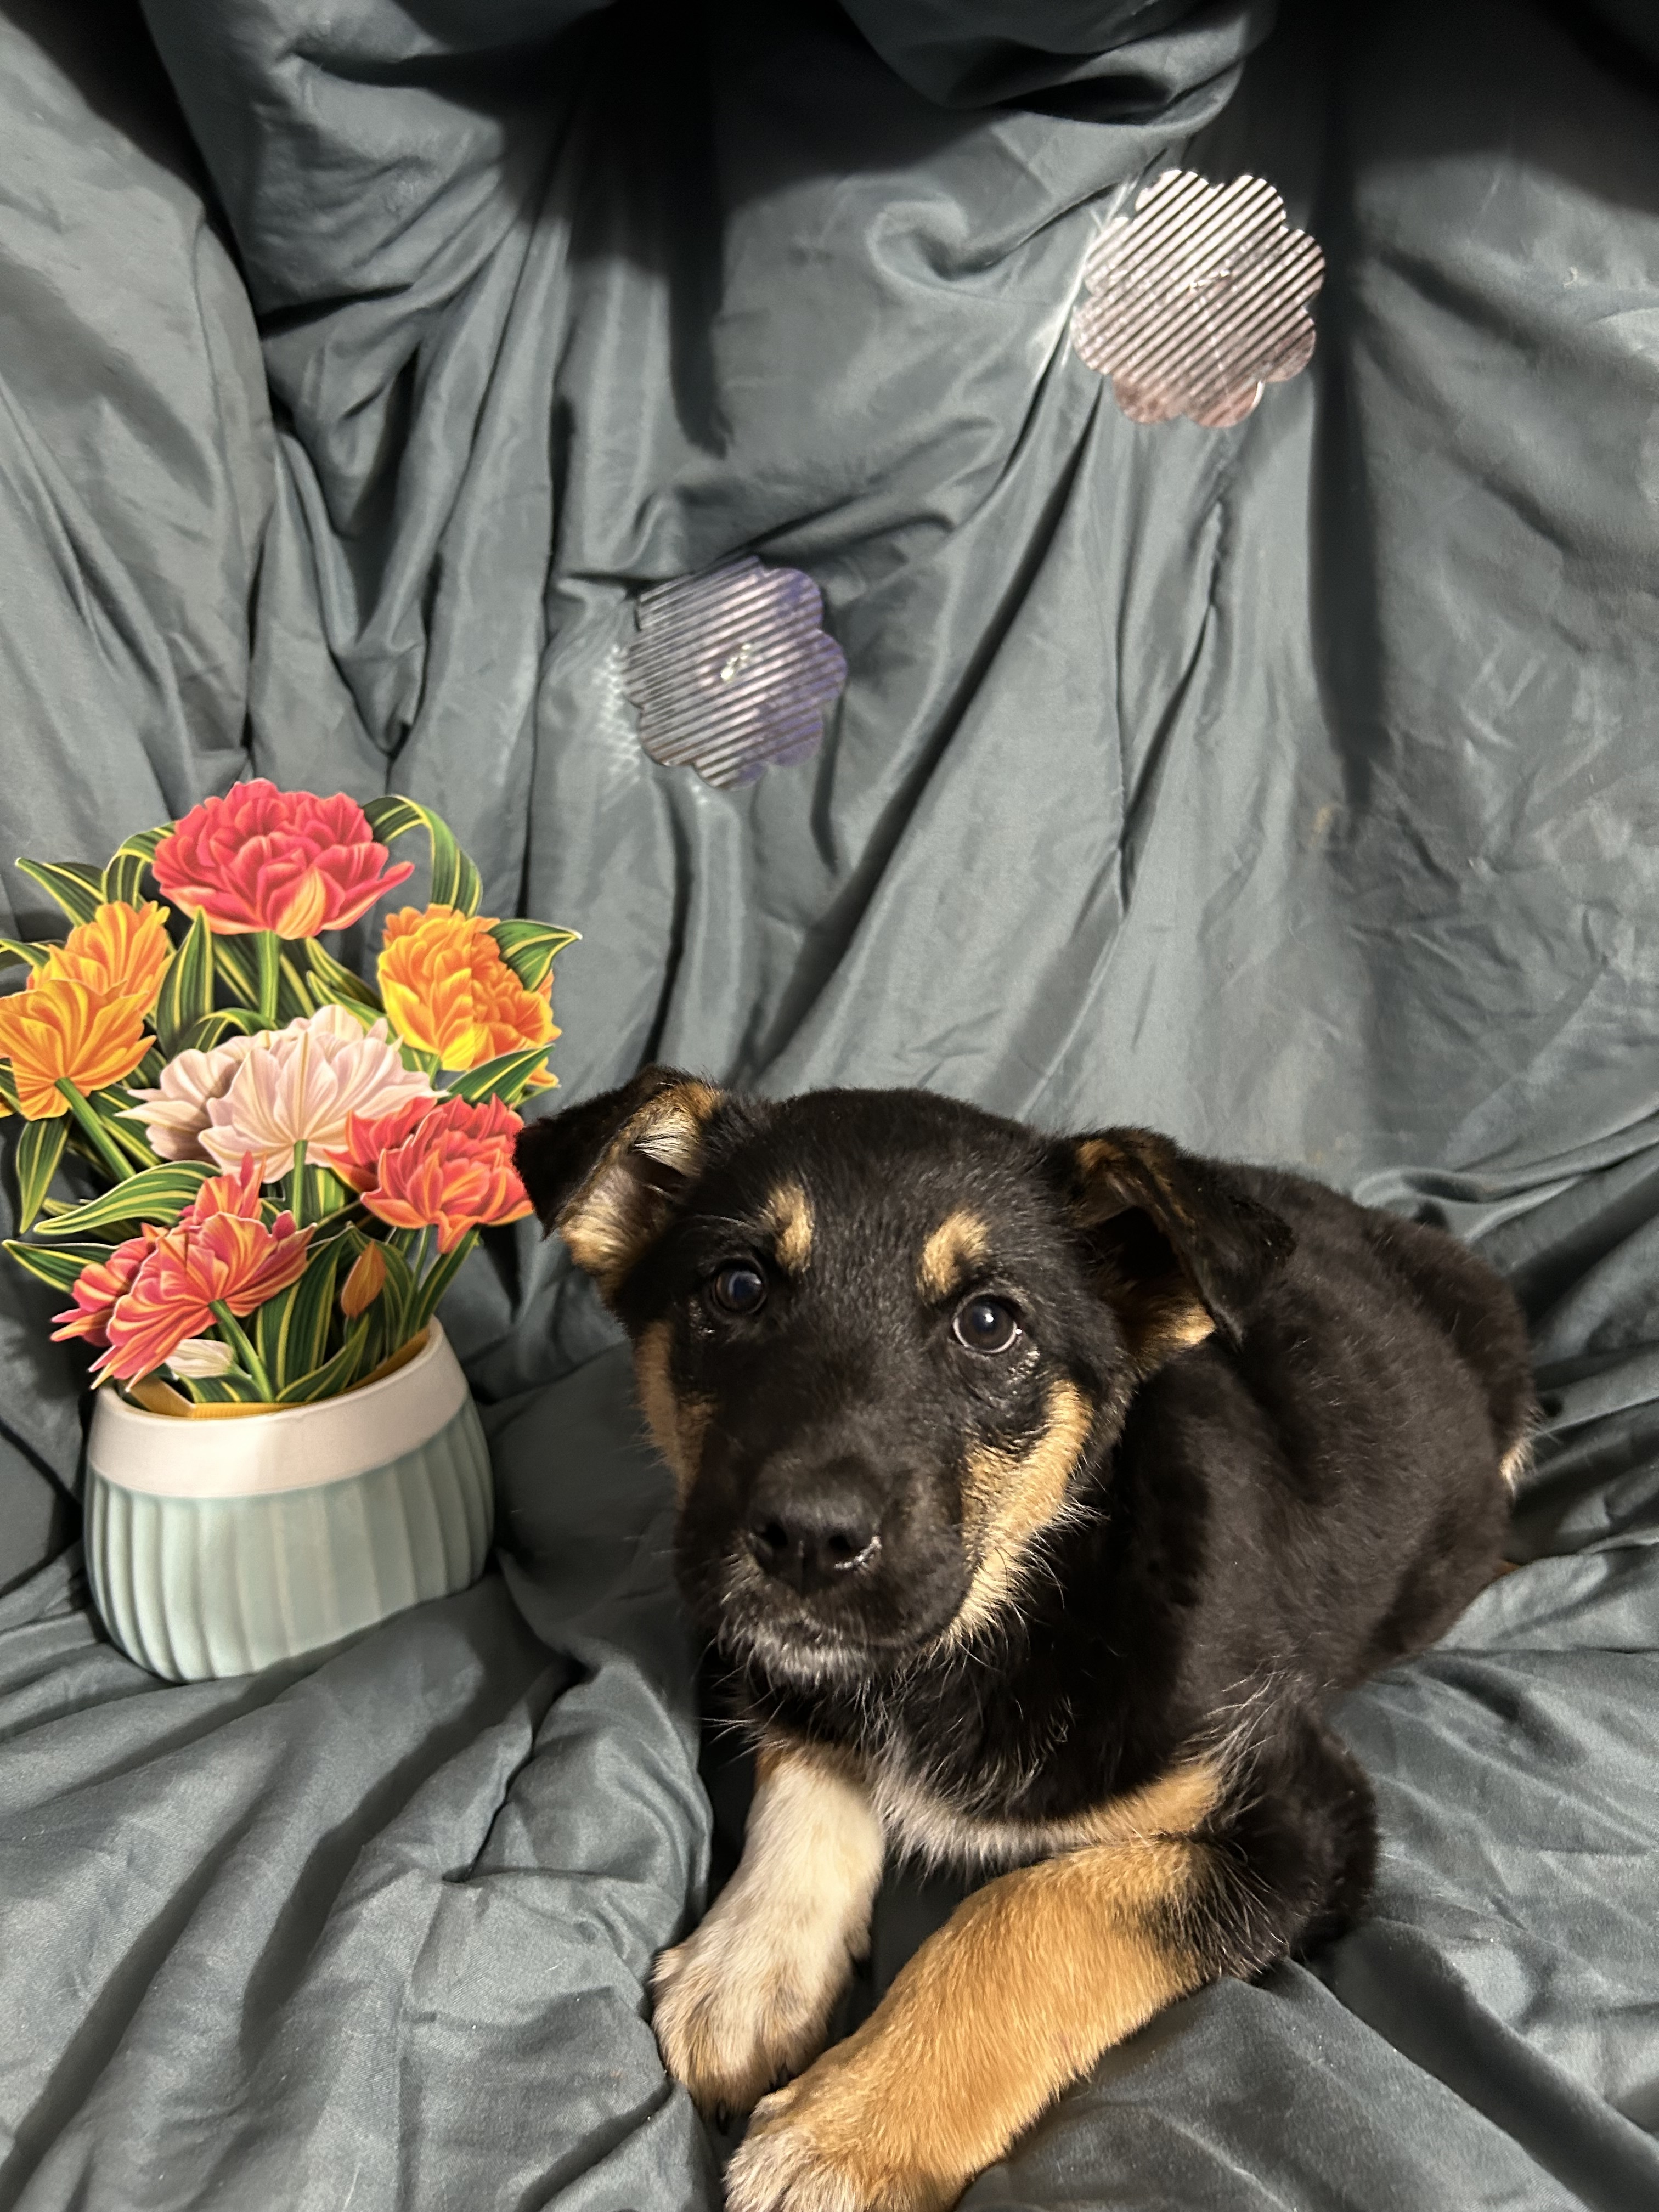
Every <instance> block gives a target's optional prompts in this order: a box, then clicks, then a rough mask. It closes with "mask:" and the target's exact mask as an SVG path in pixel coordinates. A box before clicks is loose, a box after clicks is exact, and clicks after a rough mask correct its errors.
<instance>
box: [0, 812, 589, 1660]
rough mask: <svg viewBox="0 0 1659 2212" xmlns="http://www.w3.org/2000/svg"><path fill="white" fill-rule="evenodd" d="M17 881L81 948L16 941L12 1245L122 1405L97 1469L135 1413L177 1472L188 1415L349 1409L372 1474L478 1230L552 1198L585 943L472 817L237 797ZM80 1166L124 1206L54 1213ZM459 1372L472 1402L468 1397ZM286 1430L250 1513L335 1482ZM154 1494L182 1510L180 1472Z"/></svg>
mask: <svg viewBox="0 0 1659 2212" xmlns="http://www.w3.org/2000/svg"><path fill="white" fill-rule="evenodd" d="M414 830H419V831H423V832H424V833H425V838H426V842H427V844H428V848H429V853H430V859H431V898H430V902H428V904H427V905H426V906H425V907H424V908H414V907H410V906H404V907H403V908H400V909H398V910H396V911H393V912H392V913H390V914H389V915H387V916H386V920H385V922H384V925H383V927H382V929H381V932H380V950H379V953H378V957H377V958H376V959H375V962H374V974H373V975H359V974H357V973H356V972H355V970H354V969H351V968H349V967H348V966H346V965H344V964H343V963H342V961H341V960H339V959H338V958H337V957H335V956H334V955H333V954H332V953H331V952H330V951H328V950H327V949H326V948H325V945H324V944H323V942H322V939H323V935H324V933H325V932H330V931H337V930H343V929H346V928H348V927H350V926H351V925H353V924H355V923H357V922H360V921H362V919H363V918H364V916H365V915H368V912H369V910H370V909H371V908H373V907H374V906H375V905H376V904H377V903H378V902H380V901H381V900H382V899H384V898H386V896H387V895H388V894H389V893H392V892H394V891H396V890H398V888H399V887H400V886H401V885H402V884H404V882H405V881H406V880H407V879H408V878H409V877H410V875H411V874H412V873H413V872H414V871H413V867H412V865H411V864H410V862H409V861H407V860H394V859H393V858H392V851H391V848H392V847H393V846H394V845H395V844H396V843H397V842H398V840H399V839H401V838H403V837H404V836H407V835H408V833H410V831H414ZM18 866H19V867H20V869H21V871H22V872H24V873H25V874H26V875H27V876H28V877H29V878H31V879H32V880H33V882H34V883H36V884H39V885H40V888H41V889H42V890H45V891H46V892H47V893H48V894H49V895H50V896H52V899H54V900H55V901H56V902H57V903H58V905H59V906H60V907H61V908H63V909H64V912H65V914H66V915H68V917H69V920H70V923H71V924H72V925H73V926H72V927H71V928H70V931H69V933H68V935H67V937H66V938H65V939H64V940H63V941H62V942H57V943H46V944H26V943H22V942H21V941H18V940H15V939H0V960H4V961H5V962H7V963H10V964H15V963H21V964H22V965H23V966H24V967H25V969H27V975H25V977H24V980H23V987H22V988H21V990H18V991H15V992H13V993H11V994H9V995H6V996H3V997H0V1111H4V1112H5V1113H7V1114H8V1115H11V1116H14V1117H15V1120H14V1121H12V1123H11V1127H13V1129H14V1130H15V1133H16V1142H15V1150H14V1153H13V1159H14V1165H15V1182H16V1198H17V1207H18V1225H19V1229H20V1232H21V1234H20V1236H19V1237H17V1238H15V1239H14V1240H13V1241H11V1242H10V1243H8V1245H7V1247H6V1249H7V1250H8V1251H9V1253H10V1255H12V1257H13V1258H14V1259H15V1261H18V1262H20V1263H21V1266H23V1267H26V1268H27V1269H28V1270H29V1271H30V1273H33V1274H34V1275H36V1276H38V1277H40V1279H42V1280H43V1281H45V1282H46V1283H48V1284H50V1285H52V1287H53V1288H54V1289H57V1290H59V1291H63V1292H64V1293H65V1294H66V1297H67V1299H68V1303H67V1304H66V1305H65V1306H64V1309H63V1310H62V1311H61V1312H60V1313H59V1314H58V1316H57V1321H56V1327H55V1329H54V1334H55V1335H56V1336H57V1337H58V1338H78V1339H81V1340H84V1341H85V1342H86V1344H87V1345H88V1346H90V1347H91V1348H92V1349H93V1350H94V1352H95V1355H96V1356H95V1358H94V1360H93V1373H94V1377H95V1378H96V1380H97V1381H98V1382H99V1383H102V1384H108V1385H113V1386H115V1387H114V1388H113V1389H106V1390H104V1391H101V1392H100V1399H99V1419H98V1420H97V1421H95V1422H94V1434H93V1439H92V1444H91V1446H90V1447H89V1457H90V1460H91V1462H92V1465H93V1468H94V1473H97V1472H99V1471H100V1469H99V1455H98V1446H99V1443H100V1435H101V1436H103V1437H104V1440H105V1443H106V1444H107V1443H108V1441H109V1437H111V1436H113V1435H114V1434H116V1433H117V1431H122V1421H123V1419H125V1421H126V1423H127V1425H128V1426H129V1427H130V1426H131V1424H132V1422H133V1421H134V1420H135V1419H136V1420H137V1421H138V1422H139V1425H140V1427H141V1428H142V1425H143V1421H144V1420H145V1419H149V1420H151V1421H152V1423H154V1420H155V1417H160V1420H161V1426H162V1428H163V1429H164V1430H165V1431H166V1434H167V1437H170V1439H171V1443H170V1444H169V1445H168V1447H167V1451H166V1455H165V1456H166V1459H167V1465H168V1466H169V1467H171V1466H172V1465H173V1464H174V1463H175V1462H177V1463H182V1462H183V1461H185V1460H187V1459H188V1456H189V1453H190V1450H191V1449H194V1447H193V1446H191V1445H186V1444H185V1443H184V1442H183V1437H182V1436H181V1431H182V1430H183V1429H184V1422H185V1421H192V1420H193V1421H202V1420H217V1421H220V1422H222V1421H223V1420H224V1419H227V1418H234V1417H236V1416H246V1415H254V1414H259V1413H264V1414H267V1415H276V1416H278V1417H280V1416H282V1415H283V1414H285V1413H287V1411H288V1410H289V1409H292V1408H303V1407H320V1406H322V1405H324V1404H325V1403H327V1402H331V1401H348V1400H349V1401H350V1413H349V1421H348V1422H347V1424H346V1425H347V1426H349V1427H350V1428H351V1433H352V1434H353V1435H355V1436H356V1437H357V1442H356V1444H355V1445H354V1446H353V1447H352V1449H351V1450H350V1451H349V1452H348V1453H347V1457H348V1458H350V1457H352V1456H353V1455H354V1454H355V1457H356V1459H357V1460H359V1461H360V1460H362V1456H363V1453H364V1451H365V1450H366V1449H368V1442H367V1440H366V1439H367V1431H365V1430H364V1419H363V1416H362V1410H361V1409H362V1404H363V1403H364V1402H365V1401H368V1399H369V1398H371V1397H374V1396H375V1395H376V1394H377V1393H379V1392H380V1389H381V1386H382V1385H383V1384H385V1383H387V1382H388V1381H389V1380H390V1379H391V1378H392V1377H393V1376H397V1375H398V1372H399V1370H407V1371H409V1372H410V1373H411V1374H412V1373H413V1372H414V1370H415V1368H416V1366H417V1365H420V1364H422V1361H423V1360H424V1362H425V1364H426V1367H427V1368H428V1370H430V1369H431V1367H432V1364H433V1360H432V1358H431V1356H430V1355H432V1354H433V1352H434V1346H435V1341H436V1340H441V1331H440V1330H438V1328H437V1327H436V1324H435V1320H434V1313H435V1307H436V1305H437V1303H438V1300H439V1298H440V1297H441V1295H442V1293H443V1291H444V1290H445V1289H446V1288H447V1285H448V1284H449V1283H450V1281H451V1280H452V1279H453V1276H454V1274H455V1273H456V1271H457V1270H458V1268H459V1267H460V1265H461V1262H462V1261H463V1260H464V1259H465V1256H466V1254H467V1252H468V1251H469V1250H470V1249H471V1246H472V1244H473V1243H474V1242H475V1241H476V1239H477V1234H478V1231H480V1230H481V1229H483V1228H485V1227H488V1226H489V1225H493V1224H497V1223H504V1222H510V1221H515V1220H517V1219H519V1218H520V1217H521V1216H523V1215H525V1214H527V1213H528V1212H529V1211H530V1203H529V1200H528V1199H527V1198H526V1195H525V1191H524V1188H523V1185H522V1184H521V1183H520V1180H519V1177H518V1175H517V1172H516V1170H515V1169H514V1166H513V1140H514V1139H515V1137H516V1135H517V1133H518V1131H519V1129H520V1126H521V1124H520V1117H519V1115H517V1113H515V1112H514V1111H513V1109H514V1107H515V1106H516V1105H517V1104H518V1103H520V1101H521V1100H523V1099H524V1098H525V1097H526V1096H527V1095H528V1094H530V1093H531V1092H533V1091H537V1090H539V1089H544V1088H545V1087H547V1086H548V1085H550V1084H551V1083H552V1082H553V1081H554V1078H553V1077H552V1076H551V1075H550V1073H549V1072H548V1069H547V1057H548V1052H549V1048H550V1046H551V1044H552V1042H553V1041H554V1039H555V1038H556V1036H558V1034H559V1032H558V1030H556V1028H555V1027H554V1025H553V1016H552V1005H551V978H552V965H553V961H554V957H555V956H556V954H557V952H558V951H560V949H561V948H562V946H563V945H567V944H568V943H570V942H571V941H572V938H573V935H574V933H573V932H571V931H569V930H564V929H556V928H552V927H549V926H547V925H545V924H544V923H541V922H537V921H494V920H492V919H490V918H489V916H487V915H481V914H480V913H479V912H478V907H479V903H480V897H481V885H480V882H479V878H478V873H477V869H476V868H475V867H474V866H473V865H472V863H471V860H468V859H467V858H466V856H465V854H463V853H462V852H461V851H460V849H459V847H458V845H457V844H456V842H455V840H454V838H453V836H452V834H451V833H450V831H449V829H447V826H446V825H445V823H443V822H442V821H441V819H440V818H439V817H437V816H436V815H435V814H434V813H432V812H431V811H429V810H428V809H427V808H424V807H422V806H419V805H416V804H415V803H414V802H413V801H412V800H410V799H401V798H396V797H388V798H384V799H374V800H371V801H370V802H369V804H368V805H367V806H359V805H357V804H356V802H355V801H353V800H351V799H347V798H345V797H344V796H343V795H337V796H335V797H333V798H331V799H321V798H317V797H315V796H313V794H312V793H308V792H284V791H279V790H277V789H276V787H274V786H273V785H271V784H270V783H268V782H263V781H258V782H246V783H240V784H237V785H235V786H234V787H233V788H232V789H231V790H230V792H229V793H227V795H226V796H225V797H224V798H222V799H208V800H206V801H205V802H204V804H203V805H199V806H197V807H195V808H193V809H192V810H191V812H190V813H188V814H186V815H185V817H183V819H182V820H180V821H179V822H176V823H170V824H166V825H163V826H162V827H161V828H160V829H150V830H146V831H144V832H143V833H142V834H141V835H139V836H134V837H130V838H129V839H128V840H127V842H125V844H124V845H123V846H122V847H121V848H120V849H119V851H118V852H117V853H116V854H115V855H114V857H113V859H112V860H110V862H109V864H108V865H107V866H106V867H103V868H96V867H86V866H79V865H73V864H64V863H46V862H41V861H35V860H20V861H19V862H18ZM68 1151H73V1152H75V1153H76V1154H78V1155H80V1156H81V1157H82V1158H83V1159H84V1160H85V1162H86V1163H87V1164H88V1165H89V1166H90V1168H91V1170H93V1173H94V1176H95V1177H96V1178H97V1179H98V1180H99V1181H100V1182H102V1183H103V1184H104V1185H105V1186H106V1187H105V1188H102V1189H101V1190H100V1191H99V1192H98V1193H97V1194H96V1195H94V1196H93V1197H91V1198H89V1199H82V1200H79V1201H78V1202H76V1201H70V1200H65V1199H64V1198H59V1197H54V1196H52V1194H51V1188H52V1180H53V1177H54V1176H55V1175H56V1173H57V1171H58V1167H59V1164H60V1163H61V1162H62V1161H63V1159H64V1154H65V1152H68ZM31 1232H32V1233H31ZM443 1353H444V1358H445V1359H446V1360H447V1363H448V1370H447V1372H448V1379H447V1380H446V1382H445V1383H444V1385H443V1390H442V1391H441V1392H440V1394H439V1395H440V1396H441V1397H442V1396H443V1395H444V1393H445V1392H447V1398H446V1400H445V1402H446V1403H447V1402H448V1400H449V1399H453V1397H454V1396H455V1394H456V1391H457V1390H458V1389H459V1392H460V1394H461V1395H462V1396H463V1397H464V1396H465V1386H464V1384H462V1383H459V1369H458V1368H455V1367H454V1363H453V1354H450V1353H448V1352H447V1347H444V1348H443ZM449 1370H453V1371H449ZM408 1395H409V1394H407V1393H405V1394H404V1398H403V1399H402V1400H400V1401H399V1402H400V1403H404V1402H407V1400H408ZM428 1395H429V1391H428ZM116 1407H118V1408H119V1413H118V1414H117V1413H116V1412H115V1410H114V1409H115V1408H116ZM106 1408H107V1409H108V1411H107V1415H106ZM138 1409H142V1412H140V1411H139V1410H138ZM457 1411H458V1408H457V1407H455V1406H453V1405H452V1406H451V1407H450V1412H451V1414H452V1415H453V1414H455V1413H457ZM466 1411H467V1413H468V1415H469V1416H470V1418H471V1422H472V1425H473V1428H474V1430H475V1431H476V1427H477V1416H476V1414H475V1413H472V1411H471V1405H470V1401H468V1403H467V1407H466ZM180 1416H182V1417H184V1421H180V1420H179V1418H178V1417H180ZM377 1418H379V1419H382V1420H384V1419H386V1415H385V1414H384V1412H383V1413H382V1414H381V1415H380V1416H378V1417H377ZM100 1424H101V1427H100ZM249 1427H250V1431H251V1430H252V1424H251V1423H250V1424H249ZM336 1427H337V1428H340V1429H341V1433H342V1434H343V1433H344V1432H345V1430H344V1428H343V1427H342V1425H341V1423H340V1422H338V1421H337V1422H336ZM404 1427H405V1428H407V1427H408V1422H407V1421H404ZM393 1431H398V1420H396V1419H393V1420H392V1424H391V1428H390V1429H389V1430H387V1431H386V1434H387V1435H390V1434H392V1432H393ZM106 1432H107V1433H106ZM122 1432H123V1433H125V1431H122ZM160 1432H161V1431H159V1430H157V1429H156V1428H155V1426H154V1425H152V1428H151V1430H149V1431H145V1432H144V1433H145V1434H146V1435H148V1436H149V1437H150V1438H151V1439H152V1441H151V1442H149V1443H143V1447H142V1449H140V1447H139V1445H138V1444H135V1445H133V1446H132V1448H131V1449H132V1451H135V1452H136V1453H137V1461H136V1462H134V1463H135V1464H137V1463H139V1462H142V1463H143V1464H144V1465H149V1466H151V1467H152V1468H154V1467H155V1466H156V1465H159V1464H160V1462H159V1461H158V1460H157V1457H156V1447H155V1444H154V1442H153V1438H154V1437H155V1434H157V1433H160ZM399 1432H400V1431H399ZM265 1433H266V1434H268V1435H275V1436H279V1437H282V1438H283V1439H284V1441H283V1443H282V1444H281V1447H280V1449H276V1448H275V1447H273V1448H272V1449H267V1450H266V1451H265V1455H264V1462H261V1463H262V1464H263V1465H264V1474H262V1475H261V1474H257V1470H256V1476H255V1477H250V1478H249V1480H250V1481H252V1491H250V1492H249V1493H248V1494H254V1493H255V1492H257V1493H258V1494H259V1495H261V1496H270V1497H274V1496H276V1495H279V1494H283V1493H285V1492H289V1491H291V1490H294V1489H297V1488H302V1487H308V1486H310V1483H309V1477H310V1476H311V1475H312V1474H314V1466H312V1465H308V1464H306V1463H304V1462H306V1461H307V1453H308V1452H309V1451H310V1448H309V1447H307V1450H306V1451H301V1450H299V1449H297V1448H296V1444H295V1437H294V1435H293V1432H292V1431H290V1430H288V1429H284V1428H283V1427H282V1426H281V1424H280V1419H279V1420H278V1422H277V1425H276V1427H274V1428H273V1427H272V1425H270V1423H267V1425H266V1431H265ZM216 1435H217V1438H218V1443H217V1446H216V1465H219V1466H222V1465H223V1464H224V1463H225V1462H226V1458H227V1453H226V1446H227V1443H228V1432H227V1431H224V1430H223V1429H222V1428H221V1429H219V1430H218V1431H216ZM381 1440H382V1441H384V1440H385V1439H384V1437H382V1439H381ZM478 1449H480V1450H481V1449H482V1443H481V1440H480V1442H479V1446H478ZM273 1450H274V1451H275V1456H274V1457H273V1455H272V1453H273ZM146 1453H148V1454H149V1458H148V1459H146V1457H145V1455H146ZM129 1456H131V1454H130V1455H129ZM313 1456H314V1455H313ZM253 1457H254V1459H255V1460H258V1458H259V1454H258V1452H257V1451H255V1452H254V1453H253ZM323 1458H324V1460H326V1459H327V1458H328V1455H327V1453H326V1452H325V1453H324V1454H323ZM366 1471H367V1470H366V1469H365V1468H362V1467H361V1466H360V1467H356V1468H355V1472H356V1474H363V1473H365V1472H366ZM486 1473H487V1469H486ZM117 1480H118V1482H119V1483H120V1485H121V1486H123V1487H124V1488H125V1489H128V1490H131V1488H132V1485H131V1482H129V1481H128V1480H127V1477H126V1475H125V1474H123V1473H121V1472H120V1471H119V1470H117ZM146 1480H147V1482H148V1487H146V1484H145V1483H144V1482H141V1483H139V1484H138V1486H137V1490H138V1492H141V1493H142V1494H143V1495H145V1496H149V1497H155V1496H160V1495H161V1494H163V1493H164V1492H165V1491H166V1490H167V1485H168V1483H169V1482H170V1481H171V1478H170V1476H169V1477H165V1478H162V1477H156V1478H155V1479H154V1480H151V1479H149V1478H147V1479H146ZM215 1480H219V1481H220V1484H221V1493H222V1494H224V1495H229V1494H230V1492H225V1491H224V1490H223V1483H224V1481H225V1480H229V1477H228V1476H225V1477H216V1478H215ZM158 1482H159V1483H160V1484H161V1486H160V1487H158V1486H157V1485H158ZM245 1487H246V1485H245ZM234 1488H235V1485H234V1483H233V1484H232V1489H233V1490H234ZM221 1493H216V1494H221ZM190 1494H191V1495H192V1496H194V1497H197V1498H199V1497H200V1496H202V1495H203V1492H202V1489H201V1483H200V1480H197V1481H196V1482H195V1485H194V1487H193V1488H192V1489H191V1493H190ZM475 1571H476V1570H475ZM101 1601H102V1599H101V1595H100V1602H101ZM107 1617H108V1608H107V1607H106V1618H107ZM112 1625H114V1624H113V1623H112ZM118 1633H120V1632H119V1630H118ZM121 1640H122V1641H124V1642H126V1643H127V1644H128V1648H129V1649H130V1650H131V1649H132V1648H133V1644H132V1643H131V1641H130V1640H129V1638H127V1636H125V1634H122V1636H121ZM291 1640H292V1639H291V1638H290V1639H289V1641H290V1642H291ZM144 1656H146V1657H147V1660H149V1663H155V1662H154V1661H153V1660H152V1659H149V1654H145V1655H144ZM162 1671H167V1672H177V1671H185V1672H189V1671H191V1669H190V1668H187V1667H185V1668H179V1667H173V1668H163V1669H162ZM197 1671H212V1672H223V1671H228V1669H227V1668H223V1667H219V1666H215V1667H213V1668H208V1669H205V1670H200V1669H198V1670H197Z"/></svg>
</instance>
